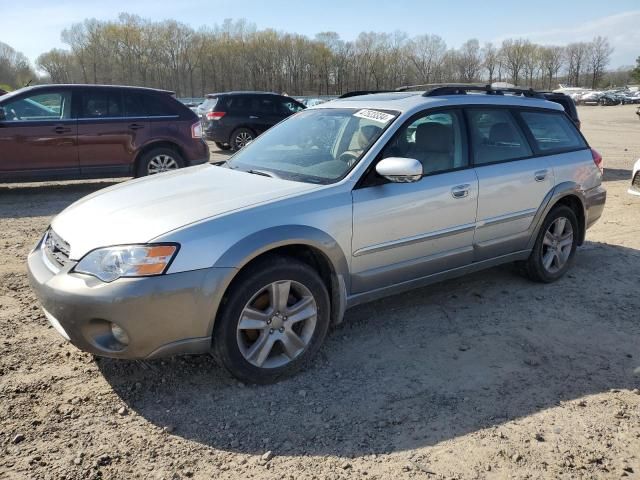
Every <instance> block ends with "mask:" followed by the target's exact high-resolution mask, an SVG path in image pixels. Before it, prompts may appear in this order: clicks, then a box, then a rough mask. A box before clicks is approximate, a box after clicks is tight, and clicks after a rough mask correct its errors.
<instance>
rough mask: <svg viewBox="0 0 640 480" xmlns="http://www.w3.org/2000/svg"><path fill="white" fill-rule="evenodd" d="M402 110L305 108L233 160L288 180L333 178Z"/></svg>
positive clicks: (344, 171) (235, 165)
mask: <svg viewBox="0 0 640 480" xmlns="http://www.w3.org/2000/svg"><path fill="white" fill-rule="evenodd" d="M397 115H398V112H392V111H387V110H385V111H382V110H371V109H359V110H358V109H350V108H323V109H312V110H304V111H301V112H299V113H297V114H295V115H293V116H291V117H289V119H287V120H286V121H284V122H282V123H280V124H278V125H276V126H275V127H273V128H271V129H270V130H268V131H267V132H265V133H264V134H262V135H261V136H259V137H258V138H257V139H256V140H254V141H253V142H251V143H250V144H249V145H247V146H246V147H244V148H243V149H242V150H240V151H239V152H238V153H237V154H235V155H234V156H233V157H232V158H231V159H230V160H229V162H228V166H229V168H233V169H236V168H237V169H240V170H245V171H249V172H252V173H259V174H263V175H269V176H273V177H278V178H283V179H285V180H294V181H300V182H309V183H322V184H327V183H333V182H336V181H338V180H340V179H341V178H343V177H344V176H345V175H346V174H347V173H348V172H349V170H351V169H352V168H353V166H354V165H356V164H357V163H358V162H359V161H360V159H361V158H362V157H363V155H364V154H365V153H366V152H367V151H368V150H369V148H370V147H371V145H373V144H374V143H375V141H376V140H377V139H378V138H379V137H380V135H381V134H382V132H384V130H385V129H386V128H388V127H389V125H391V124H392V123H393V121H394V120H395V119H396V117H397Z"/></svg>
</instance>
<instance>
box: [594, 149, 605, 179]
mask: <svg viewBox="0 0 640 480" xmlns="http://www.w3.org/2000/svg"><path fill="white" fill-rule="evenodd" d="M591 156H592V157H593V163H595V164H596V167H598V170H600V173H604V161H603V160H602V155H600V154H599V153H598V151H597V150H596V149H595V148H592V149H591Z"/></svg>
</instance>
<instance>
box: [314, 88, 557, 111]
mask: <svg viewBox="0 0 640 480" xmlns="http://www.w3.org/2000/svg"><path fill="white" fill-rule="evenodd" d="M423 94H424V92H385V93H372V94H368V95H359V96H354V97H348V98H339V99H337V100H331V101H329V102H325V103H322V104H320V105H316V106H313V107H310V108H312V109H321V108H356V109H365V108H374V109H378V110H395V111H399V112H401V113H404V112H413V111H414V110H422V109H424V108H434V107H447V106H465V105H488V106H490V105H502V106H517V107H533V108H546V109H549V110H560V111H562V110H563V108H562V106H561V105H559V104H557V103H555V102H550V101H548V100H544V99H541V98H535V97H527V96H522V95H511V94H505V95H489V94H486V93H468V94H451V95H437V96H424V95H423Z"/></svg>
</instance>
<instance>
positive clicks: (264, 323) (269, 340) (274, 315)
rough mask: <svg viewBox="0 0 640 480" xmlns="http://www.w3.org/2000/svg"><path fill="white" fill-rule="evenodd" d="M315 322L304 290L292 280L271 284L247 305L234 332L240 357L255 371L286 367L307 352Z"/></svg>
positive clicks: (315, 315)
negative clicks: (255, 368) (253, 367)
mask: <svg viewBox="0 0 640 480" xmlns="http://www.w3.org/2000/svg"><path fill="white" fill-rule="evenodd" d="M317 320H318V306H317V304H316V300H315V298H314V297H313V295H312V293H311V292H310V291H309V289H308V288H307V287H305V286H304V285H302V284H301V283H299V282H296V281H293V280H281V281H277V282H273V283H270V284H269V285H266V286H265V287H263V288H261V289H260V290H259V291H258V292H256V294H255V295H253V297H251V299H250V300H249V301H248V302H247V304H246V305H245V307H244V309H243V310H242V313H241V314H240V319H239V321H238V325H237V329H236V337H237V341H238V347H239V348H240V353H241V354H242V356H243V357H244V359H245V360H246V361H248V362H249V363H250V364H252V365H253V366H255V367H258V368H278V367H282V366H285V365H287V364H288V363H290V362H292V361H293V360H295V359H296V358H298V357H299V356H300V355H301V354H302V353H303V352H304V351H306V349H307V347H308V346H309V343H310V342H311V338H312V337H313V333H314V332H315V329H316V323H317Z"/></svg>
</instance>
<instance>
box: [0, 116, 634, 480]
mask: <svg viewBox="0 0 640 480" xmlns="http://www.w3.org/2000/svg"><path fill="white" fill-rule="evenodd" d="M580 115H581V117H582V120H583V131H584V133H585V135H586V136H587V138H588V139H589V141H590V143H591V144H592V145H593V146H594V147H595V148H597V149H599V150H600V151H601V153H602V154H603V156H604V158H605V165H606V167H607V171H606V175H605V181H606V186H607V188H608V191H609V197H608V202H607V206H606V209H605V213H604V216H603V218H602V219H601V220H600V222H599V223H598V224H597V225H596V226H595V227H594V228H593V229H591V230H590V231H589V234H588V241H587V242H586V244H585V245H584V246H583V247H582V248H580V250H579V252H578V255H577V259H576V263H575V266H574V268H573V269H572V270H571V272H570V274H569V275H567V276H566V277H565V278H564V279H562V280H560V281H559V282H557V283H555V284H552V285H540V284H534V283H531V282H529V281H527V280H525V279H523V278H521V277H519V276H518V275H516V274H515V273H514V272H513V270H512V268H510V267H508V266H507V267H501V268H495V269H492V270H489V271H486V272H483V273H479V274H475V275H471V276H468V277H464V278H462V279H458V280H455V281H449V282H445V283H442V284H438V285H434V286H431V287H428V288H423V289H420V290H416V291H413V292H410V293H406V294H402V295H398V296H394V297H391V298H388V299H385V300H382V301H378V302H375V303H372V304H368V305H364V306H361V307H358V308H355V309H353V310H350V311H348V312H347V316H346V321H345V323H344V324H342V325H340V326H339V327H337V328H335V329H334V330H333V331H332V333H331V334H330V335H329V337H328V338H327V341H326V344H325V346H324V348H323V349H322V350H321V353H320V355H319V356H318V358H317V361H316V362H315V364H314V365H313V366H312V367H311V368H309V369H307V370H306V371H304V372H302V373H300V374H299V375H297V376H296V377H294V378H291V379H288V380H286V381H283V382H281V383H279V384H276V385H272V386H260V387H257V386H245V385H242V384H239V383H238V382H237V381H235V380H233V379H232V378H230V377H229V376H228V375H227V374H226V373H225V372H224V371H223V370H222V369H220V368H219V367H217V366H216V365H215V363H214V362H213V360H212V359H211V358H210V357H209V356H196V357H183V358H172V359H167V360H164V361H152V362H126V361H115V360H109V359H98V358H94V357H92V356H91V355H89V354H86V353H83V352H80V351H78V350H77V349H76V348H75V347H73V346H72V345H70V344H68V343H66V342H64V341H63V339H62V338H61V337H59V336H58V335H57V333H56V332H55V331H54V330H53V329H52V328H50V327H49V326H48V324H47V322H46V320H45V319H44V317H43V315H42V313H41V311H40V309H39V306H38V304H37V302H36V301H35V298H34V296H33V294H32V292H31V290H30V288H29V286H28V283H27V278H26V273H25V256H26V255H27V252H28V251H29V249H30V248H31V246H32V245H33V244H34V243H35V242H36V240H37V239H38V237H39V236H40V235H41V234H42V232H43V230H44V229H45V228H46V226H47V224H48V222H49V221H50V219H51V217H52V216H53V215H55V214H56V213H58V212H59V211H60V210H62V209H63V208H64V207H65V206H67V205H69V204H70V203H71V202H73V201H74V200H76V199H78V198H80V197H82V196H84V195H86V194H88V193H90V192H92V191H95V190H96V189H99V188H102V187H104V186H107V185H109V184H111V183H113V182H111V181H94V182H59V183H47V184H19V185H5V186H0V246H1V247H3V248H2V252H1V253H0V478H3V479H5V478H6V479H23V478H34V479H59V478H60V479H61V478H66V479H86V478H114V479H123V478H144V479H147V478H150V479H177V478H196V479H210V478H216V479H227V478H242V479H245V478H255V479H267V478H269V479H271V478H273V479H281V478H284V479H342V478H370V479H376V478H377V479H387V478H394V479H403V478H427V479H432V478H433V479H440V478H442V479H444V478H446V479H450V478H457V479H463V478H464V479H466V478H497V479H501V478H536V479H537V478H589V479H591V478H619V477H627V478H640V394H639V393H640V392H639V391H638V388H639V387H640V342H639V339H640V322H639V319H640V316H639V315H638V312H639V311H640V295H638V285H639V280H640V198H637V197H635V198H634V197H631V196H629V195H628V194H627V193H626V189H627V186H628V183H629V176H630V173H631V172H630V170H631V166H632V164H633V161H634V159H636V158H638V157H640V135H639V133H640V132H639V130H640V122H638V119H637V118H636V115H635V114H634V108H633V107H632V106H625V107H585V108H581V109H580ZM218 155H220V154H216V156H218Z"/></svg>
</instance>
